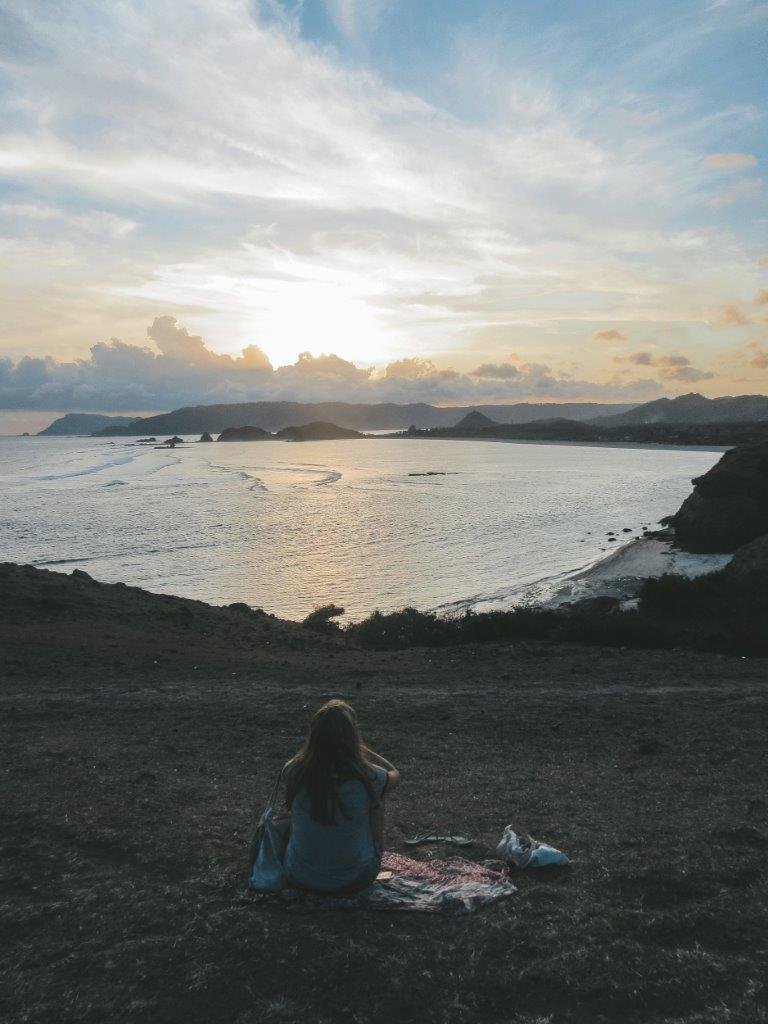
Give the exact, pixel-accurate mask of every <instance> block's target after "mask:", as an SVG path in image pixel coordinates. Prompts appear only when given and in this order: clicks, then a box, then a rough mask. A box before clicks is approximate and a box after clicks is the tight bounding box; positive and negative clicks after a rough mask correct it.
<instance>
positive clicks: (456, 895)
mask: <svg viewBox="0 0 768 1024" xmlns="http://www.w3.org/2000/svg"><path fill="white" fill-rule="evenodd" d="M381 869H382V871H392V872H393V876H392V878H388V879H386V880H384V881H376V882H374V883H373V885H370V886H369V887H368V888H367V889H363V890H362V891H361V892H356V893H351V894H347V895H343V896H327V895H321V894H319V893H309V892H302V891H301V890H299V889H283V890H282V891H281V892H278V893H272V894H269V895H267V894H258V893H253V894H252V898H253V899H254V900H258V901H262V900H263V901H267V902H271V903H275V902H277V903H280V904H282V905H284V906H285V908H286V909H287V910H292V911H296V912H298V913H311V912H313V911H316V910H359V909H364V910H418V911H421V912H423V913H428V914H445V915H447V916H448V917H461V916H462V915H464V914H471V913H472V912H473V911H475V910H478V909H479V908H480V907H484V906H486V905H487V904H488V903H494V902H495V901H496V900H500V899H503V898H504V897H505V896H511V895H512V894H513V893H514V892H516V891H517V890H516V888H515V886H514V885H512V883H511V882H510V881H509V875H508V873H507V869H506V867H505V866H504V865H502V864H501V863H499V862H496V861H485V862H483V863H475V862H473V861H469V860H464V858H463V857H449V858H448V859H447V860H431V861H423V860H414V859H413V858H411V857H405V856H403V855H402V854H400V853H385V854H384V857H383V858H382V863H381Z"/></svg>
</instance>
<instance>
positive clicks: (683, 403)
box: [591, 391, 768, 427]
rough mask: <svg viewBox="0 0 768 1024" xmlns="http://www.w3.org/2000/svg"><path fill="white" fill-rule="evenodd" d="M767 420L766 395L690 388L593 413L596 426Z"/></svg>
mask: <svg viewBox="0 0 768 1024" xmlns="http://www.w3.org/2000/svg"><path fill="white" fill-rule="evenodd" d="M762 420H768V396H766V395H726V396H724V397H723V398H706V397H705V396H704V395H700V394H698V392H696V391H691V392H689V393H688V394H686V395H678V396H677V397H676V398H657V399H654V401H652V402H644V403H643V404H642V405H637V406H635V407H634V408H632V409H629V410H626V411H625V412H622V413H617V414H613V415H603V416H596V417H595V418H594V419H593V420H591V422H592V423H594V424H595V425H597V426H605V427H621V426H628V427H629V426H640V425H643V424H650V423H667V424H673V423H753V422H760V421H762Z"/></svg>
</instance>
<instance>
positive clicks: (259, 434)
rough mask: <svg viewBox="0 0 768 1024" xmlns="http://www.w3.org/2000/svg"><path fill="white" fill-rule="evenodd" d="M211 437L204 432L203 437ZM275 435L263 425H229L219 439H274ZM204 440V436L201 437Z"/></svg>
mask: <svg viewBox="0 0 768 1024" xmlns="http://www.w3.org/2000/svg"><path fill="white" fill-rule="evenodd" d="M206 436H207V437H210V435H209V434H208V435H206V434H204V435H203V437H206ZM274 437H275V435H274V434H270V433H269V431H268V430H263V429H262V428H261V427H227V429H226V430H222V432H221V433H220V434H219V441H273V440H274ZM200 440H201V441H202V440H203V438H202V437H201V438H200Z"/></svg>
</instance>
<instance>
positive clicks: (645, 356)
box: [616, 351, 714, 383]
mask: <svg viewBox="0 0 768 1024" xmlns="http://www.w3.org/2000/svg"><path fill="white" fill-rule="evenodd" d="M616 362H628V363H631V364H632V365H634V366H649V367H653V368H654V369H655V370H656V372H657V373H658V375H659V376H660V377H661V379H662V380H664V381H673V382H686V383H693V382H694V381H699V380H711V379H712V378H713V377H714V374H713V373H709V372H707V371H705V370H699V369H697V367H695V366H692V365H691V361H690V359H689V358H688V357H687V356H681V355H669V356H663V355H655V354H654V353H653V352H646V351H641V352H633V353H631V355H628V356H617V357H616Z"/></svg>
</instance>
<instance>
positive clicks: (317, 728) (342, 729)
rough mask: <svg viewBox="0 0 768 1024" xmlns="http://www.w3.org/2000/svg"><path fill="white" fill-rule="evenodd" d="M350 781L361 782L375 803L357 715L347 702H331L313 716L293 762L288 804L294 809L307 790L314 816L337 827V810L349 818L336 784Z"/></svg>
mask: <svg viewBox="0 0 768 1024" xmlns="http://www.w3.org/2000/svg"><path fill="white" fill-rule="evenodd" d="M348 779H358V780H359V781H360V782H361V783H362V784H363V786H364V787H365V791H366V793H367V794H368V797H369V799H370V800H371V801H372V802H375V799H376V798H375V795H374V792H373V787H372V785H371V778H370V764H369V763H368V761H367V760H366V758H365V746H364V744H363V738H362V736H361V735H360V728H359V726H358V724H357V715H356V714H355V712H354V710H353V708H352V707H350V705H349V704H347V703H346V701H343V700H329V701H328V703H327V704H323V706H322V707H321V708H320V709H319V710H318V711H316V712H315V714H314V715H313V717H312V721H311V723H310V726H309V733H308V734H307V738H306V739H305V740H304V742H303V743H302V745H301V746H300V747H299V750H298V752H297V753H296V755H295V756H294V757H293V759H292V760H291V762H290V766H289V769H288V779H287V785H286V798H285V799H286V803H287V805H288V807H290V806H291V805H292V804H293V801H294V799H295V797H296V794H297V793H298V792H299V790H300V789H306V791H307V794H308V796H309V804H310V814H311V816H312V817H313V818H314V819H315V821H319V822H321V823H322V824H323V825H333V824H335V823H336V808H337V807H338V808H339V810H340V811H341V813H342V814H343V815H344V817H348V815H347V813H346V811H345V810H344V807H343V806H342V804H341V801H340V800H339V798H338V794H337V792H336V783H337V782H340V781H343V780H348Z"/></svg>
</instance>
